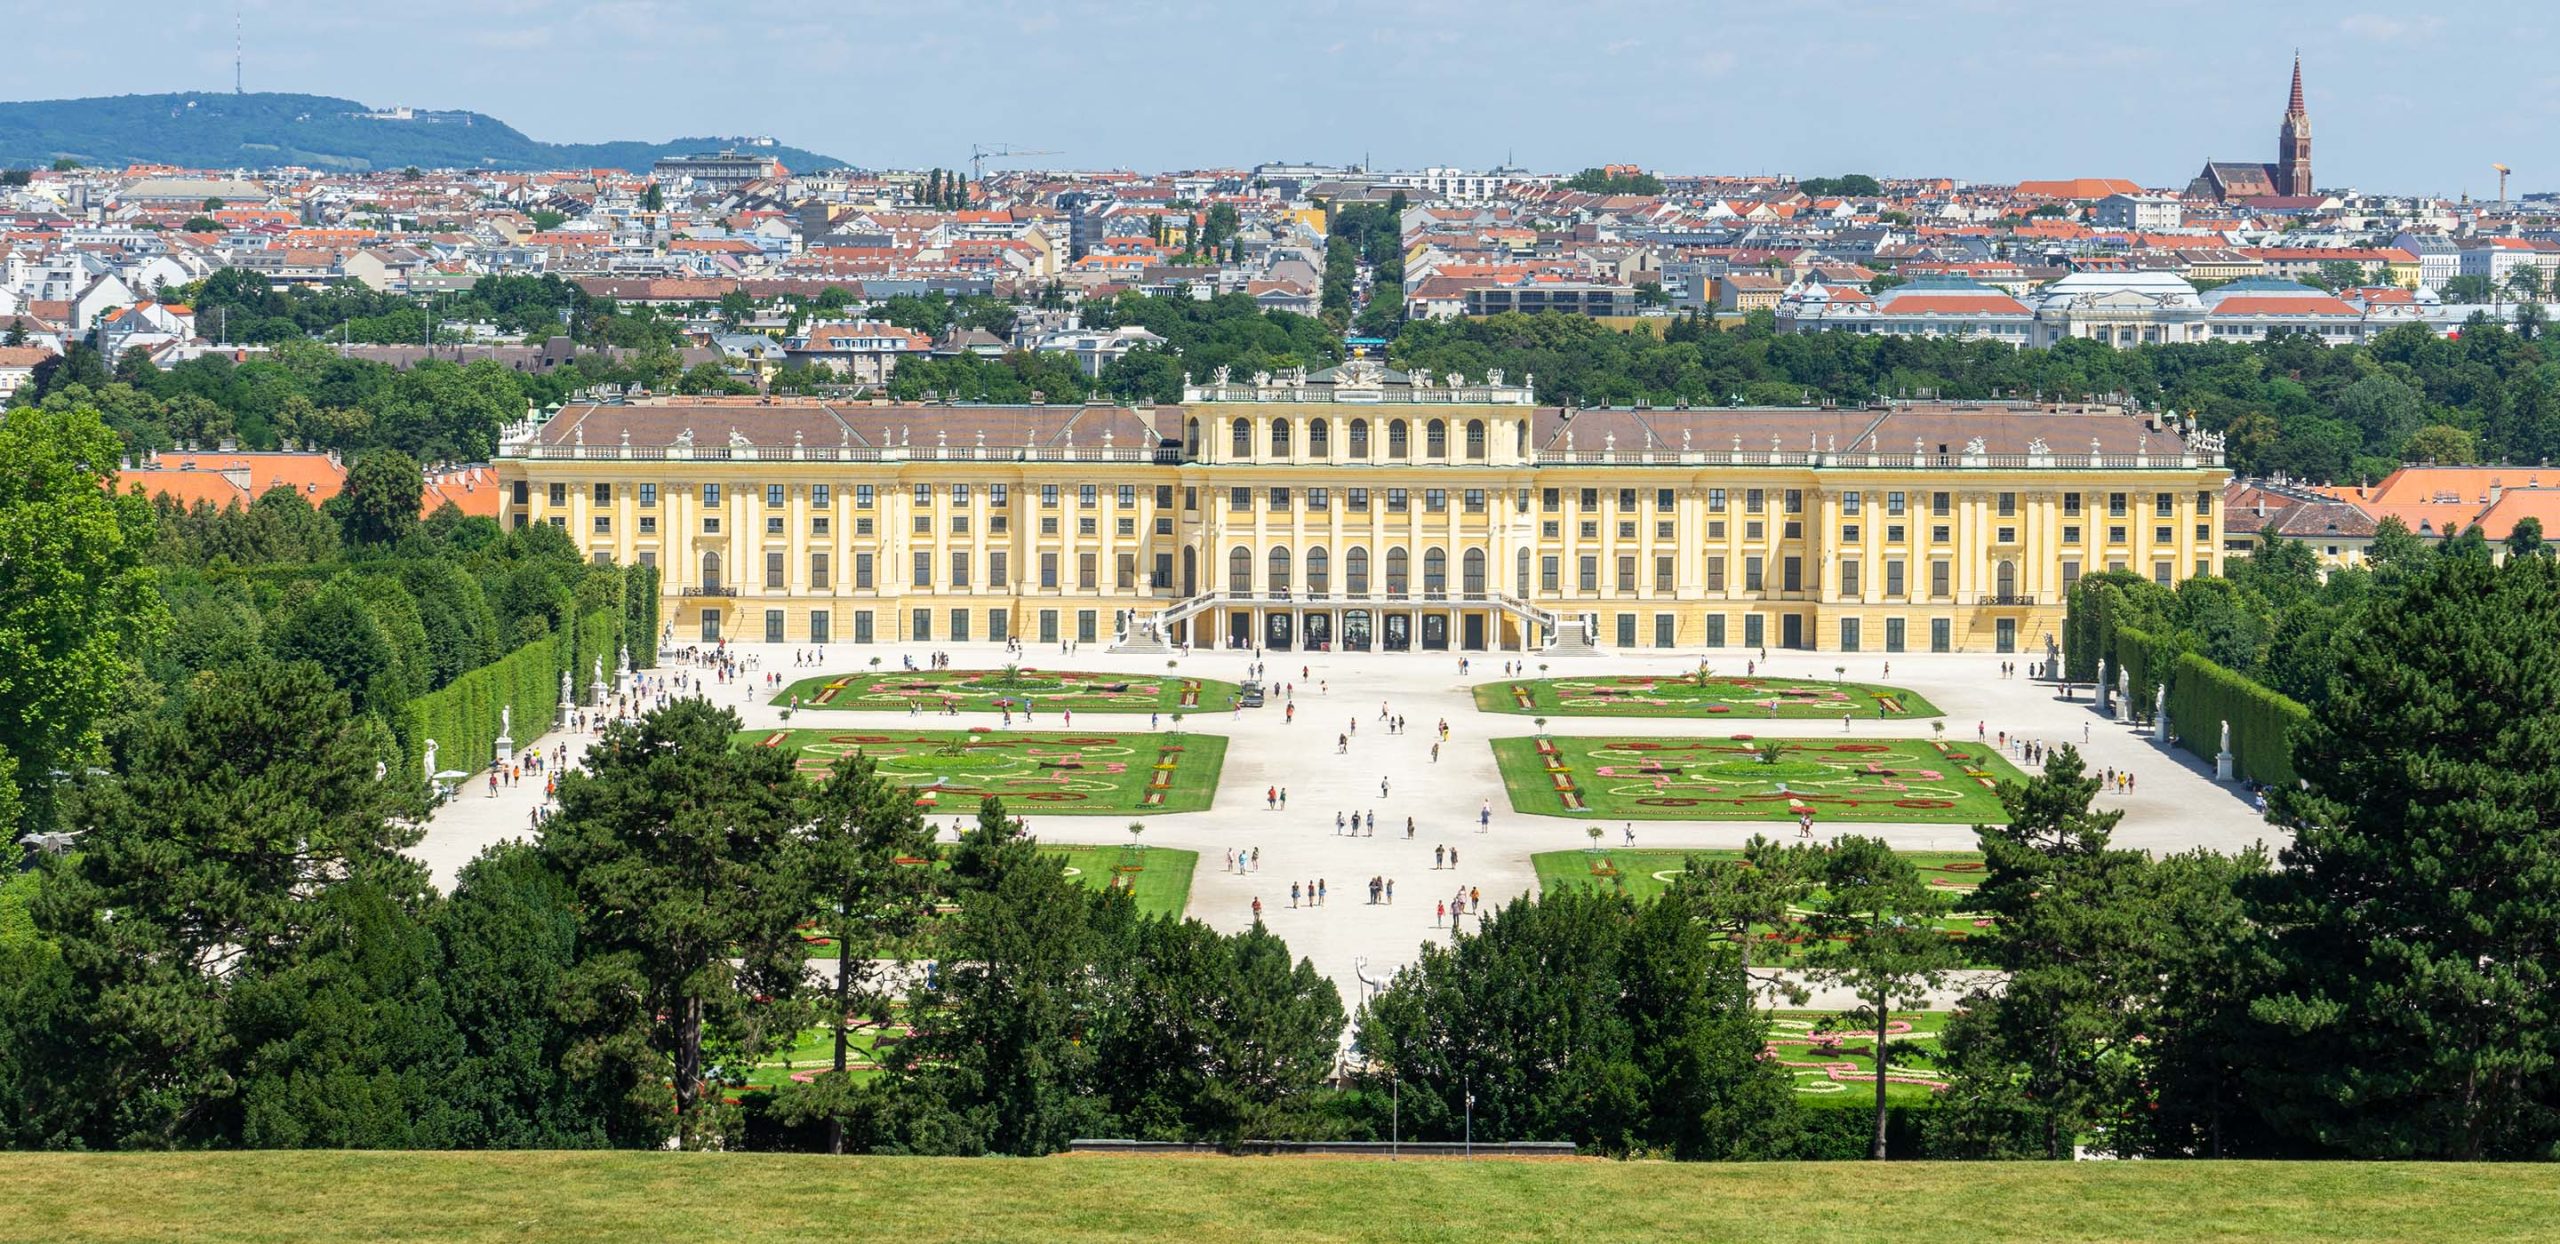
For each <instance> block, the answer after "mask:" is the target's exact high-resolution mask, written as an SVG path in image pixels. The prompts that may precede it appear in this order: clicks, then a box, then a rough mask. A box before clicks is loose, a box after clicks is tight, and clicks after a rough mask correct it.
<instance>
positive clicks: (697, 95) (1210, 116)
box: [9, 0, 2560, 198]
mask: <svg viewBox="0 0 2560 1244" xmlns="http://www.w3.org/2000/svg"><path fill="white" fill-rule="evenodd" d="M9 7H12V8H15V7H18V0H11V4H10V6H9ZM155 9H156V10H158V11H157V12H154V11H153V10H155ZM2182 11H2183V12H2186V13H2188V14H2190V15H2192V16H2193V17H2194V19H2195V20H2193V21H2187V20H2180V19H2179V14H2180V13H2181V12H2182ZM799 12H800V10H795V9H788V8H784V7H783V6H780V5H771V4H763V3H747V4H741V5H731V6H719V7H717V8H715V7H713V6H708V5H698V4H683V3H669V2H657V0H608V2H605V3H585V4H576V3H555V2H554V0H462V2H461V3H459V4H457V5H456V6H455V7H453V8H452V9H450V10H447V11H443V13H442V15H441V16H440V17H439V18H438V19H437V20H428V19H426V18H423V17H420V18H411V17H407V16H405V15H388V16H386V15H382V14H378V13H369V14H365V15H362V16H355V15H349V14H346V13H344V12H340V11H334V10H329V9H326V8H324V7H322V6H319V5H317V4H313V3H308V2H307V0H250V2H248V3H246V4H244V5H243V6H242V8H241V16H242V19H243V20H242V25H243V29H244V30H245V45H246V53H245V62H246V66H245V80H246V83H247V85H248V87H249V88H250V89H252V90H274V91H295V92H307V93H313V94H330V95H342V96H347V97H350V98H355V99H359V100H362V101H364V102H366V103H368V104H374V105H385V106H387V105H394V104H407V105H413V106H417V107H422V108H469V109H473V110H477V111H480V112H484V113H487V114H489V115H492V116H495V117H497V118H499V119H501V120H503V121H506V122H508V123H509V124H511V125H514V126H516V127H517V128H519V129H521V130H523V131H524V132H526V133H527V134H529V135H531V136H533V137H536V138H540V139H545V140H550V141H593V140H601V139H625V138H663V137H668V136H673V135H677V134H705V133H711V134H750V133H752V134H767V135H771V136H773V137H775V138H777V139H779V140H781V141H783V142H786V143H790V144H793V145H797V146H802V147H807V148H811V149H813V150H817V151H820V152H823V153H826V154H828V155H831V156H835V157H837V158H840V159H844V160H847V161H849V162H852V163H855V164H858V165H863V166H869V167H917V166H923V165H928V164H939V165H943V166H946V167H953V166H959V165H962V164H965V162H966V156H967V152H968V147H969V144H971V143H972V142H986V143H999V142H1001V143H1011V144H1015V145H1018V146H1022V147H1028V148H1041V149H1046V150H1052V151H1055V152H1057V153H1058V154H1056V155H1054V156H1047V157H1042V158H1041V160H1040V163H1042V164H1044V165H1050V166H1055V167H1062V168H1064V167H1077V168H1134V169H1139V170H1143V171H1154V170H1165V169H1177V168H1194V167H1237V166H1243V165H1250V164H1252V163H1256V162H1261V161H1299V160H1304V161H1317V162H1345V163H1357V162H1361V161H1364V160H1365V161H1367V162H1368V163H1370V164H1371V165H1373V166H1375V167H1380V168H1418V167H1422V166H1425V165H1434V164H1456V165H1463V166H1471V167H1489V166H1493V165H1496V164H1499V163H1502V162H1503V161H1504V160H1506V159H1509V160H1511V161H1513V162H1515V163H1516V164H1517V165H1519V166H1522V167H1527V168H1532V169H1543V170H1550V171H1569V170H1570V169H1572V168H1577V167H1581V166H1584V165H1588V164H1598V163H1607V162H1633V163H1641V164H1644V165H1646V166H1647V167H1650V168H1656V169H1660V170H1664V171H1669V172H1697V173H1730V174H1749V173H1793V174H1797V175H1803V176H1810V175H1818V174H1830V173H1838V172H1844V171H1860V172H1870V173H1874V174H1877V175H1879V176H1923V175H1927V176H1945V177H1952V178H1957V179H1960V180H1969V181H1982V182H2001V181H2011V180H2017V179H2021V178H2039V177H2072V176H2108V177H2125V178H2130V179H2133V180H2135V181H2138V182H2141V183H2142V184H2144V185H2148V186H2157V187H2164V188H2172V189H2174V188H2176V187H2178V186H2181V185H2183V184H2185V182H2186V181H2187V179H2188V178H2189V177H2191V176H2192V175H2193V173H2194V170H2195V169H2196V168H2197V167H2199V166H2201V165H2202V163H2203V162H2204V161H2205V160H2207V159H2213V160H2240V159H2262V158H2264V156H2265V154H2266V153H2267V152H2268V151H2269V150H2270V149H2271V145H2272V142H2273V139H2274V133H2273V124H2272V122H2273V120H2274V118H2276V117H2277V116H2279V115H2280V114H2281V111H2282V105H2283V103H2284V95H2283V90H2284V86H2285V82H2286V74H2287V72H2288V68H2289V65H2290V63H2291V60H2292V57H2293V55H2294V53H2295V51H2296V49H2297V48H2299V50H2300V53H2301V55H2302V58H2303V66H2304V79H2305V85H2306V90H2307V96H2308V104H2309V108H2310V111H2311V112H2312V114H2313V115H2314V116H2316V117H2317V118H2318V119H2319V125H2320V144H2321V152H2322V159H2321V164H2320V168H2321V174H2322V179H2321V185H2322V186H2323V187H2324V188H2337V187H2346V186H2353V187H2355V188H2358V189H2362V190H2368V191H2377V192H2393V193H2431V194H2444V195H2454V194H2460V193H2465V192H2468V193H2469V194H2471V196H2472V197H2474V198H2485V197H2490V196H2491V195H2493V194H2494V193H2495V174H2494V173H2493V172H2492V171H2491V169H2490V165H2491V163H2493V162H2502V163H2507V164H2510V165H2514V166H2515V167H2516V169H2517V173H2516V176H2515V179H2514V181H2513V184H2512V186H2511V192H2512V193H2516V194H2524V193H2529V192H2532V191H2534V190H2536V189H2538V188H2542V187H2548V186H2553V185H2560V180H2553V179H2552V178H2560V171H2551V170H2543V169H2538V168H2536V167H2535V166H2534V164H2533V162H2532V158H2531V155H2530V149H2531V148H2530V144H2531V142H2532V139H2533V137H2534V136H2535V135H2536V134H2537V133H2538V131H2539V130H2541V129H2542V128H2544V127H2546V126H2547V125H2548V123H2549V119H2550V118H2551V116H2552V114H2553V113H2554V112H2560V73H2555V72H2553V71H2550V70H2548V69H2546V68H2543V65H2544V63H2545V62H2547V61H2548V60H2549V58H2548V57H2546V56H2544V55H2542V53H2543V52H2544V51H2546V50H2548V49H2549V48H2550V47H2551V46H2552V42H2553V40H2552V32H2551V31H2550V30H2549V29H2547V28H2546V27H2545V26H2544V25H2543V24H2542V22H2541V18H2542V15H2541V13H2540V12H2539V11H2537V10H2533V9H2528V8H2525V7H2523V6H2507V5H2480V6H2470V7H2468V8H2465V9H2462V10H2459V11H2446V12H2442V13H2430V14H2423V15H2403V14H2397V13H2384V12H2357V11H2340V10H2339V9H2338V8H2336V7H2332V6H2319V5H2310V4H2267V5H2256V6H2249V7H2247V8H2244V9H2238V10H2233V9H2228V8H2214V9H2211V10H2207V9H2205V8H2204V7H2203V6H2201V5H2200V4H2199V5H2187V4H2171V5H2168V6H2163V7H2162V8H2161V9H2159V10H2155V11H2154V12H2155V13H2156V14H2158V16H2156V17H2155V18H2154V20H2151V21H2149V22H2147V23H2145V24H2144V25H2143V26H2141V27H2139V28H2135V29H2124V28H2122V23H2119V22H2112V21H2111V20H2110V19H2109V18H2107V17H2105V16H2102V15H2097V14H2087V13H2078V12H2061V11H2053V10H2051V9H2050V7H2049V6H2030V5H2023V4H2012V3H2008V2H2007V0H1971V2H1968V3H1963V4H1958V5H1953V6H1948V7H1944V8H1941V9H1938V10H1935V11H1932V12H1928V13H1923V14H1914V13H1912V12H1909V11H1907V10H1906V9H1905V8H1901V7H1895V6H1886V5H1881V4H1875V3H1869V2H1868V0H1832V2H1830V3H1821V4H1815V5H1811V6H1797V7H1796V8H1794V9H1792V10H1791V11H1789V12H1786V13H1767V12H1757V11H1731V12H1726V11H1719V10H1717V9H1696V8H1688V7H1673V6H1664V5H1657V4H1647V3H1612V4H1597V5H1589V6H1583V7H1582V8H1581V9H1580V10H1578V11H1577V12H1576V13H1575V14H1574V15H1573V16H1572V18H1571V19H1570V20H1567V21H1561V22H1559V21H1556V20H1554V18H1553V15H1552V11H1541V10H1536V9H1533V8H1530V7H1527V6H1522V5H1492V6H1461V5H1455V4H1446V3H1439V2H1437V0H1424V2H1418V3H1388V4H1373V5H1362V6H1356V7H1355V6H1347V5H1325V4H1320V5H1316V6H1312V7H1306V8H1299V9H1293V10H1290V11H1287V12H1285V13H1281V12H1271V11H1260V10H1246V11H1236V12H1232V13H1219V14H1216V15H1215V17H1214V20H1208V21H1204V20H1203V19H1202V17H1201V15H1200V14H1199V13H1197V12H1196V11H1191V10H1183V9H1165V8H1158V7H1154V6H1150V5H1146V4H1123V5H1112V6H1098V5H1088V4H1080V3H1055V4H1031V3H1008V4H994V5H981V6H970V7H969V8H967V9H966V10H964V11H961V12H957V13H953V12H945V11H939V10H929V9H926V8H923V7H916V6H911V7H901V6H887V5H880V6H866V7H863V8H860V9H857V10H855V11H852V12H849V13H844V14H841V15H832V16H831V17H830V20H829V21H828V22H827V23H826V24H825V25H824V26H823V27H821V28H816V29H811V28H808V27H807V26H806V24H805V22H804V21H803V19H801V18H800V17H799V16H798V14H799ZM141 14H142V15H143V16H144V17H145V18H149V19H156V20H142V21H135V20H133V18H134V16H135V11H134V10H129V9H128V10H118V11H116V12H115V13H112V14H110V13H101V12H90V11H76V10H75V11H69V12H54V13H49V14H48V15H47V17H46V23H45V25H44V27H43V32H44V33H43V34H42V36H41V39H42V42H43V44H44V45H46V46H42V47H40V48H39V51H40V52H41V53H42V55H40V56H38V57H36V58H33V60H32V63H30V64H29V65H28V66H27V68H26V71H25V72H24V73H23V74H22V76H21V77H20V78H19V79H18V81H17V84H16V86H15V89H14V90H13V92H12V93H13V94H15V95H19V96H21V97H25V98H60V97H74V96H83V95H97V94H124V93H150V92H157V91H164V90H185V89H191V88H192V89H203V90H208V91H212V90H227V89H228V88H229V86H230V84H231V82H232V81H233V68H234V66H233V40H232V34H233V31H232V26H233V17H234V15H233V13H232V12H230V11H227V10H226V9H224V8H221V7H213V6H204V7H197V8H180V7H178V6H151V5H146V6H143V9H142V10H141ZM25 16H27V17H29V18H32V17H33V14H32V13H29V14H26V15H25ZM2208 20H2209V21H2211V22H2213V23H2216V25H2215V26H2214V27H2213V28H2212V29H2213V31H2214V37H2212V38H2210V39H2199V38H2197V37H2196V36H2197V34H2198V32H2199V30H2201V29H2203V27H2200V26H2199V24H2198V23H2200V22H2204V21H2208ZM110 23H112V24H110ZM384 47H397V48H400V49H402V50H403V54H402V55H400V56H398V57H396V58H393V57H385V56H383V55H382V54H381V49H382V48H384ZM2005 49H2015V50H2005ZM2456 55H2459V56H2461V57H2463V58H2465V60H2466V63H2468V64H2469V65H2470V66H2471V68H2470V70H2469V71H2467V72H2468V74H2469V75H2470V76H2473V77H2475V79H2476V80H2482V81H2490V82H2498V83H2502V84H2505V86H2504V92H2505V102H2504V104H2503V105H2502V106H2500V107H2498V108H2496V109H2494V110H2491V111H2488V112H2486V113H2484V114H2481V115H2478V116H2473V115H2468V114H2452V113H2449V112H2447V111H2445V110H2443V109H2441V108H2438V107H2434V106H2431V100H2432V87H2431V81H2430V80H2431V78H2432V77H2433V76H2434V75H2436V74H2437V73H2439V72H2440V66H2442V65H2443V64H2445V63H2446V62H2447V60H2448V58H2449V57H2452V56H2456ZM674 74H689V75H692V80H693V81H696V82H698V84H699V89H691V90H688V89H673V90H670V89H667V88H666V87H665V85H663V82H662V79H665V78H667V77H668V76H669V75H674ZM973 75H974V76H973ZM570 83H574V84H576V86H577V89H575V90H566V91H564V90H563V89H562V87H563V85H564V84H570ZM831 84H832V85H831ZM955 84H959V85H956V86H955ZM1488 88H1490V90H1491V91H1492V92H1493V94H1492V95H1491V97H1490V98H1488V96H1487V91H1488ZM1915 89H1917V90H1921V91H1923V92H1924V94H1926V95H1930V96H1934V103H1931V104H1919V105H1914V104H1913V103H1912V102H1911V101H1910V99H1909V96H1908V93H1909V92H1911V91H1913V90H1915ZM2056 93H2059V95H2057V94H2056ZM1058 95H1064V96H1065V97H1066V99H1067V100H1068V101H1070V103H1071V105H1075V106H1071V107H1068V108H1066V109H1060V108H1059V107H1057V106H1056V104H1055V102H1054V97H1055V96H1058ZM1504 100H1508V101H1511V105H1510V107H1509V112H1508V115H1505V112H1504V106H1503V103H1502V101H1504ZM1044 101H1047V102H1044Z"/></svg>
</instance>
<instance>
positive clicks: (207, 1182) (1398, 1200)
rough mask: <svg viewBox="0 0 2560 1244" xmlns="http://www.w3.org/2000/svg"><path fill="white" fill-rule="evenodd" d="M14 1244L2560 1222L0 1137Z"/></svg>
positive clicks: (2246, 1201) (1365, 1175) (1934, 1193)
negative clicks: (38, 1142)
mask: <svg viewBox="0 0 2560 1244" xmlns="http://www.w3.org/2000/svg"><path fill="white" fill-rule="evenodd" d="M0 1186H5V1187H8V1188H11V1189H14V1190H24V1191H26V1192H27V1193H28V1194H27V1195H22V1196H10V1197H0V1240H12V1241H14V1240H35V1241H44V1242H45V1244H89V1242H91V1241H119V1242H131V1244H176V1242H179V1241H186V1242H189V1244H285V1242H287V1241H295V1242H299V1241H308V1240H375V1241H395V1242H400V1244H407V1242H410V1241H418V1242H424V1241H436V1242H438V1244H493V1242H497V1241H520V1240H543V1241H563V1242H566V1244H618V1242H621V1241H635V1242H637V1241H649V1242H655V1241H662V1240H715V1239H716V1240H722V1241H737V1242H740V1244H800V1242H802V1241H808V1240H832V1239H841V1238H845V1237H847V1236H848V1235H859V1236H861V1237H863V1238H877V1239H884V1240H896V1241H899V1244H956V1242H958V1241H982V1240H997V1241H1016V1240H1020V1241H1040V1242H1042V1244H1051V1242H1054V1244H1086V1242H1088V1241H1105V1240H1110V1241H1159V1240H1162V1241H1177V1242H1178V1244H1308V1242H1311V1241H1317V1240H1394V1241H1402V1242H1409V1244H1511V1242H1513V1241H1532V1240H1535V1241H1548V1240H1559V1239H1565V1240H1587V1241H1601V1240H1750V1241H1753V1242H1754V1244H1870V1242H1884V1241H1890V1242H1892V1244H1914V1242H1923V1241H1949V1242H1951V1244H1953V1242H1962V1244H1996V1242H2006V1241H2052V1242H2055V1244H2083V1242H2096V1241H2137V1240H2142V1241H2148V1240H2182V1241H2212V1242H2213V1244H2294V1242H2300V1244H2337V1241H2339V1240H2341V1239H2353V1240H2355V1241H2357V1242H2358V1244H2400V1242H2403V1241H2441V1240H2448V1239H2461V1240H2497V1241H2511V1240H2512V1241H2528V1242H2530V1241H2550V1240H2560V1215H2555V1214H2553V1213H2552V1212H2551V1207H2552V1205H2553V1203H2554V1201H2555V1198H2560V1165H2555V1164H2549V1163H2543V1164H2517V1165H2501V1164H2495V1163H2485V1162H2484V1163H2441V1164H2429V1163H2393V1162H1968V1163H1938V1162H1873V1163H1870V1162H1828V1163H1782V1162H1746V1163H1734V1164H1731V1165H1714V1164H1697V1165H1685V1164H1675V1163H1669V1162H1597V1161H1557V1162H1513V1161H1505V1162H1493V1161H1480V1162H1463V1161H1456V1160H1448V1161H1416V1160H1410V1159H1409V1160H1406V1161H1403V1162H1384V1161H1374V1160H1368V1159H1360V1158H1348V1159H1314V1158H1311V1159H1273V1158H1194V1159H1184V1158H1158V1157H1098V1156H1097V1157H1059V1158H1048V1159H1041V1160H1034V1161H1021V1160H1012V1159H969V1158H830V1157H827V1156H825V1155H822V1154H762V1153H725V1154H720V1153H565V1152H552V1153H350V1152H332V1151H303V1152H292V1151H284V1152H266V1153H136V1154H103V1155H92V1154H68V1153H12V1154H0Z"/></svg>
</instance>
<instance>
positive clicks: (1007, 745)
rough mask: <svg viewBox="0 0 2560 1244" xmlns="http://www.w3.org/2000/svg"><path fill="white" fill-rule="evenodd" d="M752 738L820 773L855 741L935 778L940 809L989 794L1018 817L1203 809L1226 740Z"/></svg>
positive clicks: (910, 772) (908, 778)
mask: <svg viewBox="0 0 2560 1244" xmlns="http://www.w3.org/2000/svg"><path fill="white" fill-rule="evenodd" d="M738 739H739V741H740V742H741V743H744V744H747V745H750V746H763V747H787V748H790V749H792V750H793V751H794V752H796V753H798V755H799V761H798V763H799V767H800V771H801V772H802V773H804V774H807V775H808V776H810V777H812V778H823V777H825V775H826V771H827V770H828V769H829V768H831V767H833V766H834V764H835V762H836V758H837V757H839V756H842V755H845V754H846V753H848V752H852V751H855V750H857V749H859V750H861V751H863V752H866V753H868V754H869V755H870V756H871V757H872V758H874V759H876V760H878V761H879V762H880V768H881V771H882V772H884V773H886V774H888V775H889V776H890V777H892V778H894V779H896V780H898V781H901V782H905V783H907V784H908V785H910V786H932V785H934V784H935V782H936V781H940V782H941V786H940V788H939V789H938V791H936V792H934V793H932V794H931V795H930V796H929V797H930V798H931V799H932V800H933V808H934V811H935V812H936V813H937V814H942V815H959V816H968V815H975V813H976V810H977V806H978V800H979V798H980V797H982V796H986V795H995V796H997V797H999V798H1001V799H1003V800H1004V801H1005V804H1006V806H1007V807H1008V808H1010V809H1011V810H1012V811H1013V812H1014V813H1015V814H1016V815H1018V816H1112V815H1137V816H1144V815H1146V814H1148V813H1152V812H1199V811H1202V810H1205V809H1206V808H1208V806H1209V801H1210V798H1211V797H1212V796H1213V795H1214V794H1215V793H1216V792H1217V788H1218V770H1219V767H1220V766H1221V765H1223V764H1224V763H1225V761H1226V755H1227V740H1226V738H1225V736H1223V735H1216V734H1191V733H1188V732H1186V733H1183V734H1178V735H1177V734H1148V733H1145V732H1143V731H1136V732H1129V733H1120V732H1114V731H1096V732H1091V733H1087V732H1082V731H1079V732H1077V733H1074V734H1053V733H1044V732H1034V731H1028V730H965V731H964V730H900V729H862V730H856V729H843V730H748V731H742V732H741V733H740V734H739V735H738Z"/></svg>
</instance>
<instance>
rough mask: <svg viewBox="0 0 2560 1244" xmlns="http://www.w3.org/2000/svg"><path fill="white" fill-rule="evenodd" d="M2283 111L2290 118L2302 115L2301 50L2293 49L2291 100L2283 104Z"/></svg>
mask: <svg viewBox="0 0 2560 1244" xmlns="http://www.w3.org/2000/svg"><path fill="white" fill-rule="evenodd" d="M2284 110H2285V112H2286V113H2288V114H2290V115H2292V116H2301V115H2302V113H2303V107H2302V50H2301V49H2299V48H2296V49H2294V53H2293V98H2292V100H2290V101H2289V102H2287V103H2286V104H2285V109H2284Z"/></svg>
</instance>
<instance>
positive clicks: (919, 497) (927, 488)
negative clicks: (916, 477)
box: [915, 484, 933, 509]
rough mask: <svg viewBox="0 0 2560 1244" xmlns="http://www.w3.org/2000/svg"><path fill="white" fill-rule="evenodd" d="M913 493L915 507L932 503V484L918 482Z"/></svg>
mask: <svg viewBox="0 0 2560 1244" xmlns="http://www.w3.org/2000/svg"><path fill="white" fill-rule="evenodd" d="M915 493H916V506H917V508H919V509H921V508H923V507H925V506H929V505H932V504H933V485H931V484H918V485H916V488H915Z"/></svg>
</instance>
